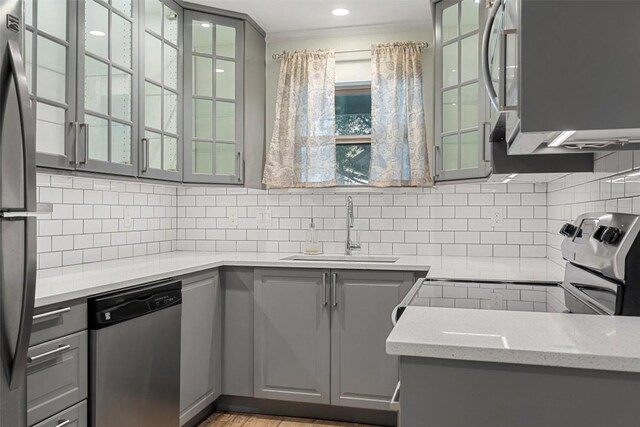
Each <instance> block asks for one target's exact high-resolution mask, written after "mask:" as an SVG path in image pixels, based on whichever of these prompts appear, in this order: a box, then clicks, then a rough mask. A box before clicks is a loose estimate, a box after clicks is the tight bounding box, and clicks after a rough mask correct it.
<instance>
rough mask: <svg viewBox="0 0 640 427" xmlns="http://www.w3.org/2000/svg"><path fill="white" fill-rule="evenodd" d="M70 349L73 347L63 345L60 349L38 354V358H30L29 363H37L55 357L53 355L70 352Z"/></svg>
mask: <svg viewBox="0 0 640 427" xmlns="http://www.w3.org/2000/svg"><path fill="white" fill-rule="evenodd" d="M70 348H71V346H70V345H69V344H66V345H61V346H60V347H58V348H56V349H53V350H51V351H47V352H46V353H42V354H38V355H37V356H33V357H28V358H27V362H29V363H33V362H37V361H38V360H40V359H44V358H45V357H49V356H53V355H56V354H58V353H64V352H65V351H67V350H69V349H70Z"/></svg>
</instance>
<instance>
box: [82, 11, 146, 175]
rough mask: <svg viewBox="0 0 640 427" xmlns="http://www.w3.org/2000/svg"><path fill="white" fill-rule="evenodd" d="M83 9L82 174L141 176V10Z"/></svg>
mask: <svg viewBox="0 0 640 427" xmlns="http://www.w3.org/2000/svg"><path fill="white" fill-rule="evenodd" d="M77 4H78V22H79V23H80V26H79V31H78V37H79V40H78V60H77V62H78V98H77V105H78V114H77V116H78V119H77V121H78V122H79V126H78V130H77V135H78V148H77V152H78V159H77V162H76V167H77V169H79V170H86V171H92V172H102V173H111V174H117V175H130V176H135V175H137V169H138V168H137V157H138V156H137V154H138V151H137V145H136V144H134V141H135V140H136V139H137V133H138V130H137V129H136V127H135V126H134V124H135V123H137V122H138V121H137V120H138V117H137V116H138V112H137V109H136V108H133V106H134V105H137V87H138V81H137V77H138V74H137V68H138V64H137V55H134V54H133V53H134V52H137V51H138V38H137V37H136V36H135V35H136V34H137V29H138V23H137V22H138V4H139V2H137V1H133V0H110V1H107V0H84V1H80V2H77Z"/></svg>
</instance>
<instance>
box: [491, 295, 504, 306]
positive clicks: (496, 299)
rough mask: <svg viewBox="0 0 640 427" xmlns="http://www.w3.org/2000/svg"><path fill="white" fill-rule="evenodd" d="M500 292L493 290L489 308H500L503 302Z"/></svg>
mask: <svg viewBox="0 0 640 427" xmlns="http://www.w3.org/2000/svg"><path fill="white" fill-rule="evenodd" d="M503 302H504V301H503V299H502V294H501V293H499V292H494V293H492V294H491V309H492V310H502V304H503Z"/></svg>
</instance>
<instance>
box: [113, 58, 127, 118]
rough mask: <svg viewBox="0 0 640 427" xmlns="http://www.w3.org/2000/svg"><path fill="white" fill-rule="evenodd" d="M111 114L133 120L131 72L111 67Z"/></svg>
mask: <svg viewBox="0 0 640 427" xmlns="http://www.w3.org/2000/svg"><path fill="white" fill-rule="evenodd" d="M111 79H112V84H111V115H113V116H114V117H117V118H119V119H124V120H131V74H129V73H127V72H124V71H120V70H119V69H117V68H115V67H113V68H111Z"/></svg>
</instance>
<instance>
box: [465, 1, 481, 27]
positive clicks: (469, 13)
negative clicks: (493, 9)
mask: <svg viewBox="0 0 640 427" xmlns="http://www.w3.org/2000/svg"><path fill="white" fill-rule="evenodd" d="M461 5H462V16H461V17H460V34H463V35H464V34H467V33H470V32H472V31H476V30H478V29H479V28H480V21H479V19H478V6H479V2H477V1H476V0H464V1H463V2H462V4H461Z"/></svg>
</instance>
